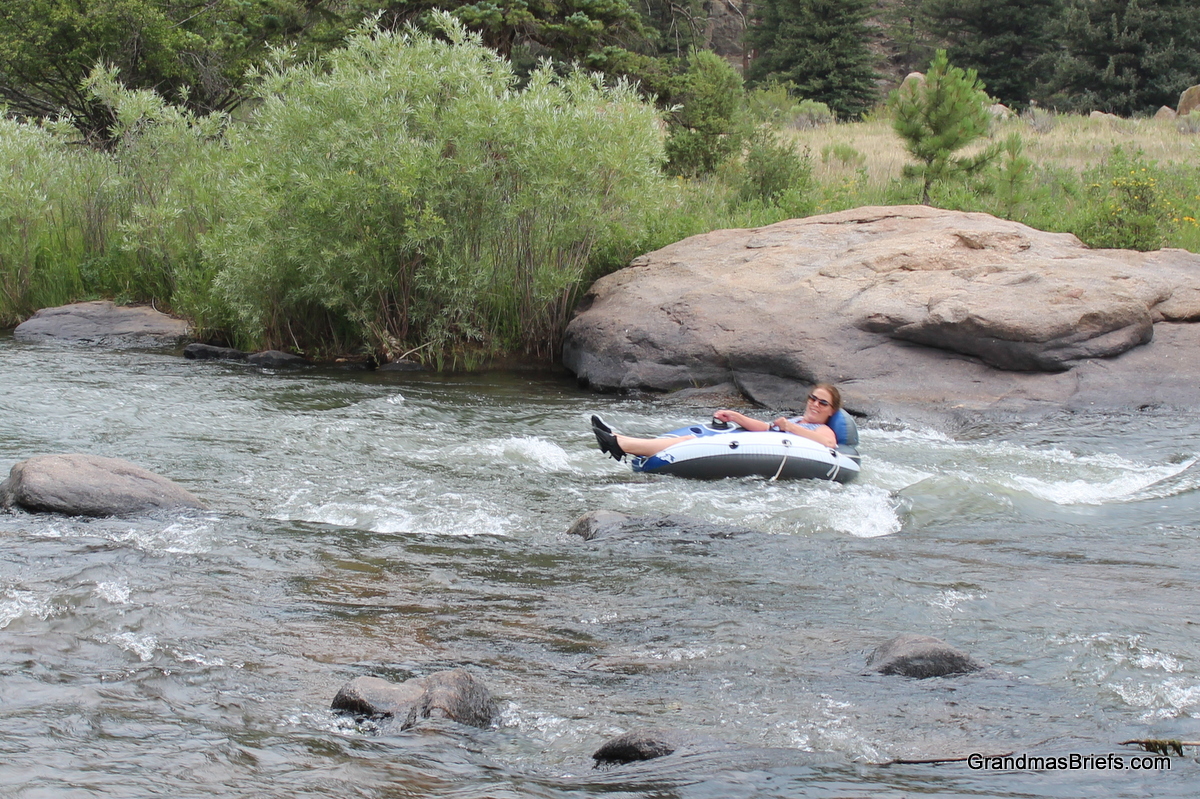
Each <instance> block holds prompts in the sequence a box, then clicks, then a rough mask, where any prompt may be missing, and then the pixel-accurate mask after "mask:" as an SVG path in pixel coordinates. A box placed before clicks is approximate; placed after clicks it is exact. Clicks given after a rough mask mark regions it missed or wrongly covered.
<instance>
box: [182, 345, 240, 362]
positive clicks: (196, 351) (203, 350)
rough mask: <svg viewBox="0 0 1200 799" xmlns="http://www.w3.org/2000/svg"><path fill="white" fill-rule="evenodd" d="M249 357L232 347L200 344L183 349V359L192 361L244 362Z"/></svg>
mask: <svg viewBox="0 0 1200 799" xmlns="http://www.w3.org/2000/svg"><path fill="white" fill-rule="evenodd" d="M248 355H249V353H246V352H242V351H241V350H235V349H234V348H232V347H214V346H212V345H211V344H200V343H198V342H197V343H193V344H189V345H187V346H186V347H184V348H183V357H184V358H187V359H188V360H190V361H244V360H246V358H247V356H248Z"/></svg>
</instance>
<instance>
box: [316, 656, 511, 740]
mask: <svg viewBox="0 0 1200 799" xmlns="http://www.w3.org/2000/svg"><path fill="white" fill-rule="evenodd" d="M332 708H333V709H334V710H341V711H344V712H347V713H352V714H354V715H358V716H372V717H377V718H394V719H397V720H399V721H400V723H401V729H406V730H407V729H408V728H410V727H413V726H415V725H417V724H418V723H420V721H421V720H422V719H431V718H432V719H448V720H450V721H456V722H458V723H460V724H467V725H470V726H472V727H488V726H489V725H490V724H491V723H492V718H493V717H494V716H495V714H496V708H495V703H494V702H493V701H492V696H491V693H490V692H489V691H488V689H487V686H485V685H484V684H483V683H482V682H480V681H479V680H477V679H476V678H475V677H473V676H472V675H471V674H470V673H469V672H467V671H465V670H463V669H451V670H448V671H438V672H434V673H433V674H430V675H428V676H426V677H414V678H413V679H411V680H405V681H404V682H402V683H393V682H389V681H387V680H384V679H381V678H379V677H358V678H356V679H354V680H351V681H350V682H348V683H346V685H344V686H342V688H341V689H340V690H339V691H338V692H337V695H336V696H335V697H334V698H333V705H332Z"/></svg>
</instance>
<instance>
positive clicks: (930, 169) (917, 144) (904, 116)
mask: <svg viewBox="0 0 1200 799" xmlns="http://www.w3.org/2000/svg"><path fill="white" fill-rule="evenodd" d="M987 106H988V96H987V93H986V92H985V91H984V90H983V84H982V83H980V82H979V78H978V77H977V76H976V74H975V70H973V69H972V70H967V71H965V72H964V71H963V70H962V69H960V68H958V67H954V66H951V65H950V63H949V61H948V60H947V59H946V51H945V50H938V51H937V55H936V56H935V57H934V59H933V63H931V64H930V65H929V71H928V72H927V73H926V75H925V79H924V80H923V81H921V80H910V81H906V82H905V83H904V84H903V85H902V86H901V87H900V88H899V89H896V90H895V91H893V92H892V94H891V96H890V97H888V110H889V111H891V112H892V127H893V128H894V129H895V131H896V133H898V134H899V135H900V137H901V138H902V139H904V149H906V150H908V152H909V154H910V155H912V156H913V158H915V159H917V161H918V162H919V163H918V164H916V165H915V166H914V165H911V164H909V165H906V166H905V167H904V176H905V177H909V178H919V179H920V180H921V181H922V184H923V185H922V187H921V202H923V203H925V204H928V203H929V188H930V186H932V185H933V184H934V183H935V182H937V181H939V180H944V179H946V178H949V177H953V176H954V175H960V174H970V173H972V172H975V171H977V170H979V169H981V168H983V167H984V166H986V165H987V164H988V163H989V162H990V161H991V160H992V159H994V158H995V156H996V155H997V153H998V149H996V148H989V149H987V150H985V151H984V152H982V153H980V154H979V155H976V156H974V157H972V158H955V157H954V153H955V152H956V151H958V150H961V149H962V148H963V147H966V146H967V145H969V144H971V143H972V142H975V141H977V140H978V139H979V138H981V137H982V136H984V135H985V134H986V133H987V130H988V123H989V122H990V114H989V113H988V108H987Z"/></svg>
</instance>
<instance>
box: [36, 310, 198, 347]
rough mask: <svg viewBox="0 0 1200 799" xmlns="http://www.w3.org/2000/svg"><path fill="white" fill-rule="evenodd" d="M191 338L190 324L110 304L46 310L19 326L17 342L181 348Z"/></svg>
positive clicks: (161, 315)
mask: <svg viewBox="0 0 1200 799" xmlns="http://www.w3.org/2000/svg"><path fill="white" fill-rule="evenodd" d="M190 337H191V330H190V328H189V326H188V323H187V322H185V321H184V320H182V319H175V318H174V317H171V316H167V315H166V314H164V313H159V312H158V311H156V310H154V309H153V308H147V307H144V306H118V305H114V304H113V303H111V302H109V301H108V300H97V301H95V302H79V303H74V304H72V305H60V306H58V307H57V308H43V309H41V310H40V311H38V312H37V313H35V314H34V315H33V316H32V317H30V318H29V319H27V320H25V321H24V322H22V323H21V324H19V325H17V327H16V329H15V330H13V338H15V339H16V340H17V341H26V342H34V341H59V342H63V343H67V344H91V345H95V346H104V347H129V348H161V347H177V346H179V344H181V343H183V342H184V341H186V340H188V339H189V338H190Z"/></svg>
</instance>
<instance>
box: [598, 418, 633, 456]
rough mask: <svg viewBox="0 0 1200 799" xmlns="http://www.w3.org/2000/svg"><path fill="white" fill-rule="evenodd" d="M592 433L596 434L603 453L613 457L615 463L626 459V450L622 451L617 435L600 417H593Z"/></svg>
mask: <svg viewBox="0 0 1200 799" xmlns="http://www.w3.org/2000/svg"><path fill="white" fill-rule="evenodd" d="M592 432H593V433H595V434H596V443H597V444H599V445H600V451H601V452H603V453H604V454H605V455H611V456H612V459H613V460H615V461H619V460H622V459H623V458H624V457H625V450H623V449H621V445H620V444H618V443H617V436H616V434H614V433H613V431H612V428H611V427H609V426H608V425H606V424H605V423H604V420H603V419H601V418H600V417H599V416H593V417H592Z"/></svg>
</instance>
